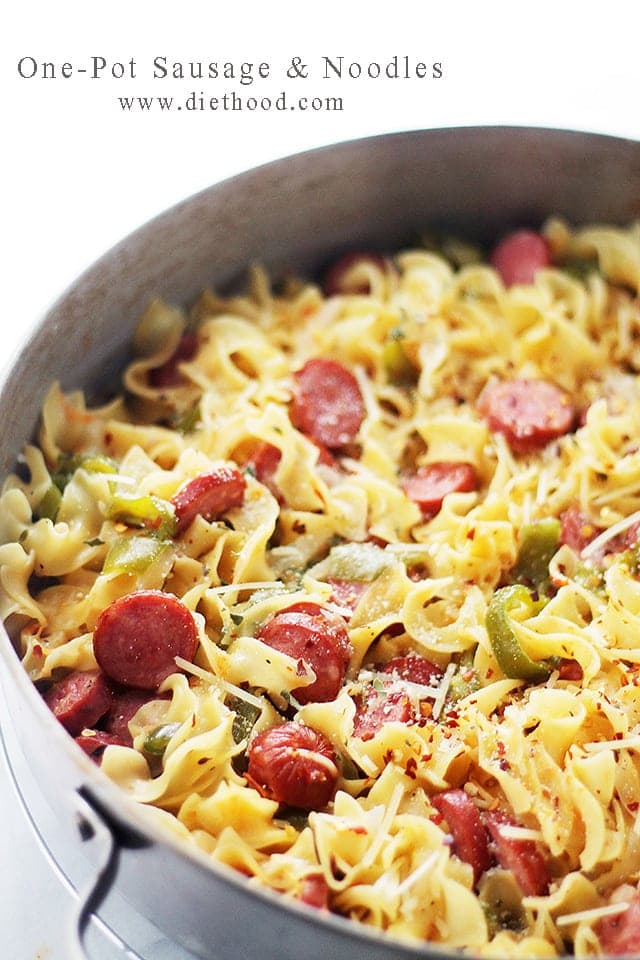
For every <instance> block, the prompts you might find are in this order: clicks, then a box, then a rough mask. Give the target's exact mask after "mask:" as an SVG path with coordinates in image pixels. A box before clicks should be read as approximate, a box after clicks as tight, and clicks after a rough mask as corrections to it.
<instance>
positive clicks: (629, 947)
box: [595, 893, 640, 957]
mask: <svg viewBox="0 0 640 960" xmlns="http://www.w3.org/2000/svg"><path fill="white" fill-rule="evenodd" d="M595 932H596V933H597V935H598V938H599V940H600V945H601V947H602V949H603V951H604V953H605V954H606V955H607V956H608V957H637V956H638V955H640V894H638V893H636V894H634V896H633V898H632V899H631V901H630V903H629V906H628V907H627V909H626V910H625V911H624V913H618V914H616V915H615V916H612V917H602V918H601V919H600V920H598V922H597V923H596V925H595Z"/></svg>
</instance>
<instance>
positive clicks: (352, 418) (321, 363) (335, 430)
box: [290, 357, 365, 450]
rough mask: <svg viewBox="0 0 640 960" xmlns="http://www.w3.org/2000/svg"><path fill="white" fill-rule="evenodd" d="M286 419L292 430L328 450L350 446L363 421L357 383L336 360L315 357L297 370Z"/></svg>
mask: <svg viewBox="0 0 640 960" xmlns="http://www.w3.org/2000/svg"><path fill="white" fill-rule="evenodd" d="M295 377H296V391H295V395H294V398H293V401H292V404H291V410H290V416H291V422H292V423H293V425H294V427H297V428H298V430H301V431H302V432H303V433H306V434H308V435H309V436H310V437H311V438H312V439H313V440H316V441H317V442H318V443H321V444H323V445H324V446H325V447H328V448H329V449H330V450H331V449H334V448H336V447H342V446H344V445H345V444H347V443H352V442H353V441H354V440H355V438H356V436H357V434H358V430H359V429H360V424H361V423H362V421H363V420H364V414H365V409H364V401H363V399H362V394H361V393H360V387H359V386H358V381H357V380H356V378H355V377H354V375H353V374H352V373H351V371H350V370H347V368H346V367H343V366H342V364H341V363H338V361H337V360H327V359H324V358H322V357H318V358H316V359H314V360H307V362H306V363H305V365H304V366H303V367H302V368H301V369H300V370H298V372H297V373H296V375H295Z"/></svg>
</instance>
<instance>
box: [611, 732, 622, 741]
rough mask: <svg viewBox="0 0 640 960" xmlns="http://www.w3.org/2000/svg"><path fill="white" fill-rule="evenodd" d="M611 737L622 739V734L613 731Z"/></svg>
mask: <svg viewBox="0 0 640 960" xmlns="http://www.w3.org/2000/svg"><path fill="white" fill-rule="evenodd" d="M613 739H614V740H623V739H624V737H623V735H622V734H621V733H614V735H613Z"/></svg>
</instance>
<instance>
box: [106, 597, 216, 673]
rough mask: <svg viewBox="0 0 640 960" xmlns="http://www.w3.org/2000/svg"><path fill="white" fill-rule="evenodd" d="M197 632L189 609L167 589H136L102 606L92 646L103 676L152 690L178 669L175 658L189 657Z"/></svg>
mask: <svg viewBox="0 0 640 960" xmlns="http://www.w3.org/2000/svg"><path fill="white" fill-rule="evenodd" d="M197 647H198V634H197V631H196V625H195V621H194V619H193V614H192V613H191V611H190V610H188V609H187V607H186V606H185V605H184V604H183V603H182V601H180V600H178V598H177V597H174V596H173V594H170V593H162V592H161V591H159V590H139V591H138V592H137V593H130V594H128V596H125V597H120V598H119V599H118V600H115V601H114V602H113V603H112V604H111V605H110V606H108V607H107V608H106V609H105V610H103V611H102V613H101V614H100V616H99V617H98V621H97V623H96V627H95V630H94V633H93V651H94V654H95V658H96V660H97V661H98V663H99V665H100V667H101V668H102V669H103V670H104V672H105V673H106V674H107V676H108V677H111V679H112V680H115V681H116V682H117V683H121V684H123V685H124V686H125V687H139V688H141V689H144V690H156V689H157V687H158V686H159V685H160V684H161V683H162V681H163V680H165V679H166V678H167V677H168V676H169V674H171V673H175V672H176V670H177V667H176V663H175V658H176V657H182V658H183V659H185V660H193V658H194V656H195V653H196V649H197Z"/></svg>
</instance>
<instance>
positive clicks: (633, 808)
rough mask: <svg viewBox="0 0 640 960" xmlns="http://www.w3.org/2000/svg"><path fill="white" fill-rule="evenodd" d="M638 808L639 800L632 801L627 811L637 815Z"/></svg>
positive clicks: (639, 805)
mask: <svg viewBox="0 0 640 960" xmlns="http://www.w3.org/2000/svg"><path fill="white" fill-rule="evenodd" d="M638 807H640V802H638V800H631V801H630V802H629V803H628V804H627V809H628V810H630V811H631V813H635V812H636V810H637V809H638Z"/></svg>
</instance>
